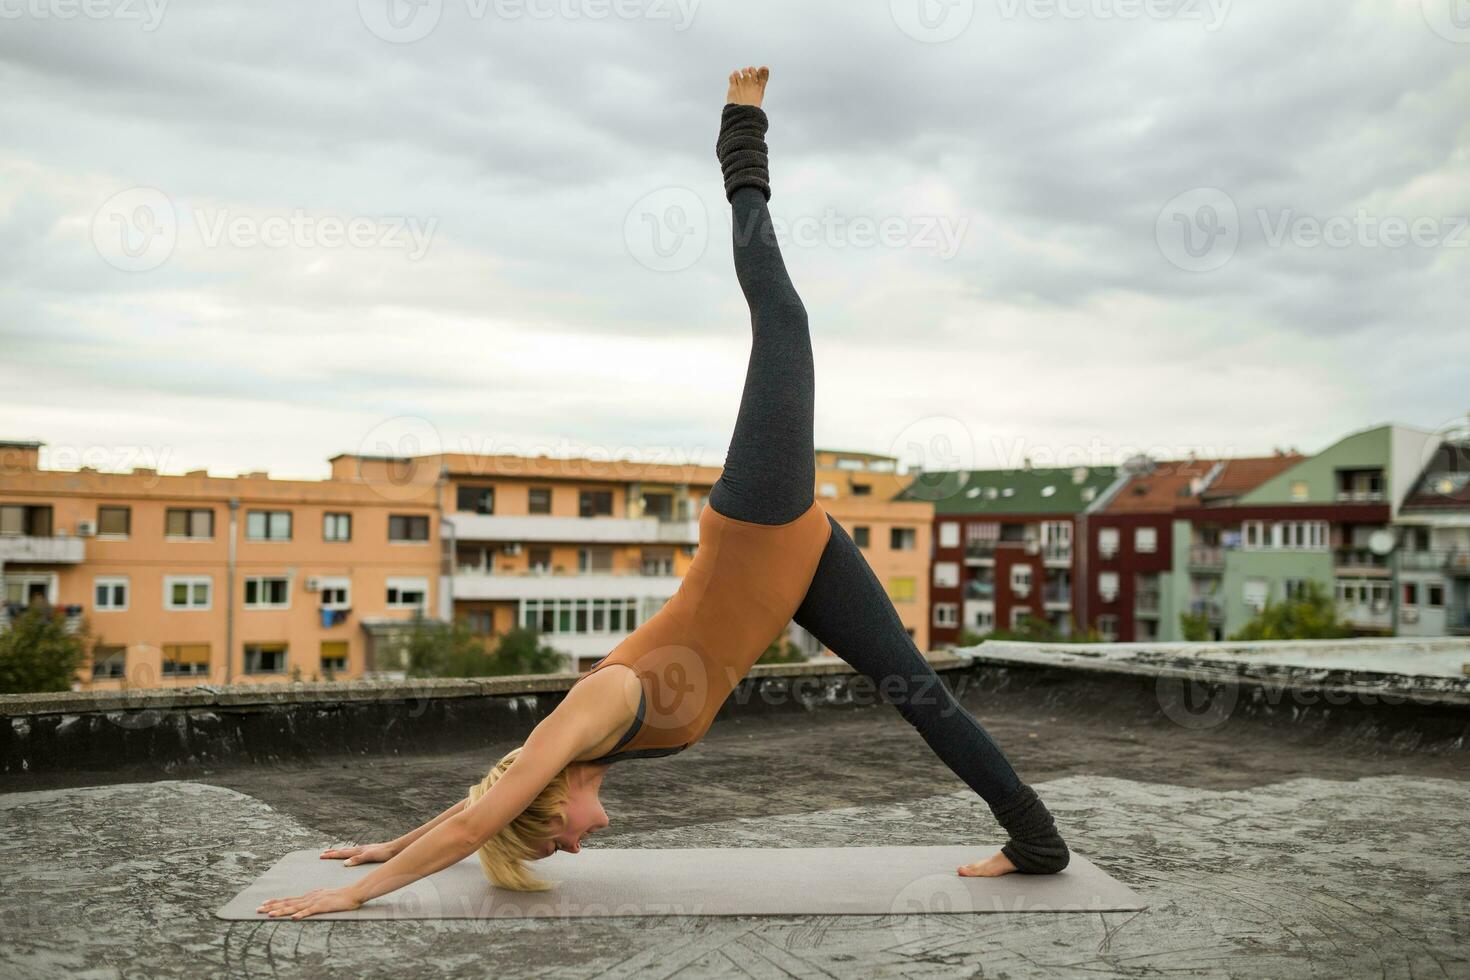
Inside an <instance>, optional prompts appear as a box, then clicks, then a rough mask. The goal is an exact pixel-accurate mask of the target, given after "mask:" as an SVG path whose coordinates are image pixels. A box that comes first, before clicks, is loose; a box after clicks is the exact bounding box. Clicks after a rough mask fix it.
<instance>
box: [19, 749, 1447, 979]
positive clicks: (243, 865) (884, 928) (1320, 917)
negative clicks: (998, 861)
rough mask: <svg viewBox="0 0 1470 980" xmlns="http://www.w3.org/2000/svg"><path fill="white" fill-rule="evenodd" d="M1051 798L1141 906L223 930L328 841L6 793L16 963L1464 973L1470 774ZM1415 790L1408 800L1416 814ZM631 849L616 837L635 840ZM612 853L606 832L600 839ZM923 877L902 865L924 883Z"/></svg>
mask: <svg viewBox="0 0 1470 980" xmlns="http://www.w3.org/2000/svg"><path fill="white" fill-rule="evenodd" d="M1043 789H1044V790H1045V791H1046V794H1047V797H1048V799H1050V800H1051V801H1052V806H1053V809H1054V810H1055V811H1056V812H1057V814H1058V816H1059V818H1060V819H1061V820H1062V821H1063V822H1064V824H1065V825H1066V826H1067V827H1068V828H1069V831H1070V834H1071V836H1072V837H1073V839H1074V840H1075V842H1076V843H1077V846H1078V847H1079V848H1082V849H1085V850H1086V851H1088V852H1089V853H1091V854H1093V855H1094V856H1095V858H1096V860H1097V861H1098V862H1099V864H1101V865H1102V866H1104V867H1107V868H1108V869H1109V870H1111V871H1112V872H1113V873H1114V874H1115V875H1117V876H1118V877H1119V878H1120V879H1122V880H1124V881H1126V882H1127V883H1129V884H1130V885H1131V886H1132V887H1133V888H1135V889H1136V890H1137V891H1139V892H1140V893H1141V894H1142V895H1144V896H1145V897H1146V898H1147V899H1148V901H1149V902H1150V905H1151V907H1150V909H1149V910H1147V911H1145V912H1141V913H1098V914H1096V915H1091V914H1087V915H1065V916H1044V915H1028V914H1024V913H1019V914H1005V913H1002V914H987V915H981V916H974V917H969V916H953V915H934V916H924V915H905V916H891V917H889V916H882V917H868V916H834V917H813V916H785V917H773V918H765V917H759V918H757V917H739V918H731V919H691V918H681V917H669V918H660V919H639V920H625V919H598V920H576V921H548V920H534V921H528V920H519V921H497V920H450V921H413V922H376V923H360V922H332V923H327V922H321V923H315V924H309V923H269V922H265V923H246V922H234V923H227V922H222V921H219V920H215V919H213V918H212V917H211V916H210V911H211V910H212V909H213V908H214V907H216V906H217V905H218V904H220V903H221V902H222V901H223V900H225V899H227V898H229V897H230V895H232V894H233V893H234V891H235V890H236V889H237V888H239V887H240V886H241V884H242V883H244V882H246V881H248V880H249V879H250V877H251V876H252V875H253V874H254V873H255V872H257V871H258V870H260V869H261V868H262V867H264V866H265V865H267V864H269V863H270V862H271V861H273V860H274V859H275V858H276V857H277V856H279V855H280V854H281V853H284V852H285V851H288V850H290V849H293V848H299V847H310V846H317V845H320V844H322V843H325V842H326V840H327V838H326V836H325V835H323V834H321V833H320V832H318V831H316V830H314V829H312V828H309V827H307V826H304V825H303V824H301V823H300V822H299V821H296V820H294V819H292V818H290V817H288V816H286V815H284V814H282V813H280V812H279V811H276V810H274V809H273V808H271V807H270V806H267V805H266V804H264V803H261V802H260V801H258V800H255V799H252V798H250V797H248V796H244V795H242V794H238V793H235V792H233V791H231V790H226V789H222V788H219V787H213V786H207V785H202V784H199V783H191V782H161V783H151V784H146V783H145V784H133V785H125V786H109V787H91V788H78V789H69V790H44V791H38V792H32V793H19V794H12V795H9V796H4V797H0V814H3V819H4V823H5V826H6V828H7V834H6V836H5V839H4V842H3V844H0V861H3V864H4V866H5V867H6V868H7V874H6V878H7V888H6V894H5V898H4V933H5V936H6V939H7V941H6V943H5V945H4V947H3V949H0V972H3V973H4V974H5V975H7V976H33V975H34V976H39V975H63V974H78V975H88V976H135V975H139V976H141V975H150V976H199V975H206V974H208V975H218V974H228V975H250V976H256V975H258V976H266V975H270V976H280V975H287V976H387V975H399V976H401V975H404V974H409V975H413V976H435V975H475V976H495V977H510V976H566V977H576V976H587V977H593V976H614V977H634V976H637V977H645V976H661V977H673V976H678V977H714V976H731V975H734V976H751V977H767V976H838V977H848V976H895V977H896V976H903V977H970V976H986V977H1032V976H1037V977H1040V976H1047V977H1110V976H1127V977H1142V976H1162V975H1168V976H1186V977H1241V976H1250V977H1333V978H1337V977H1349V976H1375V977H1416V976H1418V977H1425V976H1438V977H1461V976H1466V975H1470V938H1467V936H1466V926H1467V925H1470V921H1467V914H1466V909H1467V907H1470V876H1467V873H1466V868H1467V863H1470V841H1467V839H1466V836H1465V835H1464V833H1463V815H1464V813H1465V810H1466V808H1467V805H1470V784H1467V783H1464V782H1458V781H1452V780H1439V779H1424V778H1415V777H1384V778H1373V779H1367V780H1362V781H1358V782H1335V781H1326V780H1320V779H1295V780H1291V781H1289V782H1286V783H1280V784H1276V785H1272V786H1267V787H1261V788H1258V789H1251V790H1233V791H1223V792H1222V791H1207V790H1199V789H1191V788H1184V787H1175V786H1163V785H1157V784H1143V783H1137V782H1134V781H1131V780H1121V779H1113V778H1107V777H1072V778H1068V779H1063V780H1059V781H1056V782H1054V783H1050V784H1046V785H1045V786H1044V787H1043ZM1406 801H1412V806H1406V805H1405V803H1406ZM987 817H988V814H986V812H985V811H984V810H983V808H982V807H981V806H980V805H979V804H978V803H977V801H976V800H975V799H974V798H973V797H972V796H971V795H970V794H968V793H949V794H943V795H939V796H930V797H923V798H919V799H915V800H910V801H907V802H905V803H901V804H886V805H876V806H866V807H843V808H837V809H832V810H826V811H819V812H815V813H802V814H788V815H784V816H769V817H751V818H742V819H737V820H726V821H714V822H709V823H702V824H693V825H689V826H684V827H677V828H671V829H668V830H664V831H658V832H653V833H650V834H645V835H640V838H639V840H638V841H637V842H636V843H640V844H646V845H648V846H657V847H697V846H716V845H719V846H730V845H739V844H751V845H757V846H777V847H780V846H793V845H804V846H817V845H824V846H843V845H864V844H881V843H905V844H910V843H946V842H953V841H955V840H957V839H974V840H975V841H976V842H977V844H976V848H977V853H979V852H981V851H983V850H984V846H983V844H982V842H985V841H986V840H987V838H990V839H992V840H993V836H994V835H993V834H992V833H991V832H990V829H989V827H988V824H987ZM633 843H635V842H634V841H629V840H624V841H620V842H615V844H618V845H621V846H628V845H630V844H633ZM604 846H614V845H612V844H609V845H604ZM927 870H928V869H916V881H917V880H919V879H921V878H923V877H924V873H925V872H927Z"/></svg>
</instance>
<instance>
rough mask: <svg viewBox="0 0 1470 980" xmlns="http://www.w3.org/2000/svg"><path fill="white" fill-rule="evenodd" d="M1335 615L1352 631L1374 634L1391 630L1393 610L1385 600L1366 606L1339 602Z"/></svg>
mask: <svg viewBox="0 0 1470 980" xmlns="http://www.w3.org/2000/svg"><path fill="white" fill-rule="evenodd" d="M1337 614H1338V615H1339V616H1340V617H1342V619H1343V620H1344V621H1345V622H1346V623H1347V624H1348V625H1349V626H1351V627H1353V628H1354V629H1363V630H1373V631H1375V632H1376V631H1379V630H1390V629H1392V628H1393V610H1392V609H1391V608H1390V605H1389V602H1388V600H1386V599H1384V600H1379V601H1377V602H1373V603H1370V604H1368V605H1364V604H1362V603H1358V602H1353V603H1348V602H1339V603H1338V605H1337Z"/></svg>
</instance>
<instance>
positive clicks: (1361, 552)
mask: <svg viewBox="0 0 1470 980" xmlns="http://www.w3.org/2000/svg"><path fill="white" fill-rule="evenodd" d="M1332 565H1333V567H1334V568H1382V569H1387V568H1388V556H1387V555H1380V554H1377V553H1375V552H1373V551H1369V550H1368V549H1367V548H1338V549H1337V550H1335V551H1333V553H1332Z"/></svg>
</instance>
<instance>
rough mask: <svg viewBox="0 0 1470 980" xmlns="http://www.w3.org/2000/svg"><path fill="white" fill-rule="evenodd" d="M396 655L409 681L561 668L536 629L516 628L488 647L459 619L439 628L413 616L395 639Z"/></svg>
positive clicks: (500, 674) (537, 671) (538, 671)
mask: <svg viewBox="0 0 1470 980" xmlns="http://www.w3.org/2000/svg"><path fill="white" fill-rule="evenodd" d="M397 653H398V656H399V658H400V659H399V662H400V663H402V664H403V667H404V670H405V672H406V673H407V674H408V676H410V677H501V676H506V675H509V674H550V673H555V672H556V671H558V670H560V669H561V667H562V663H563V658H562V655H561V654H559V653H557V652H556V651H555V650H553V649H552V648H550V647H548V646H546V645H545V644H543V643H542V642H541V637H540V634H538V633H537V632H536V631H535V630H532V629H529V628H526V627H516V628H515V629H513V630H510V631H509V632H507V633H504V634H502V635H501V637H500V639H499V641H498V642H497V643H496V645H495V646H494V648H491V647H490V646H489V644H488V643H487V641H486V637H484V636H482V635H481V634H479V633H476V632H475V631H473V630H472V629H470V628H469V625H468V624H466V623H465V622H464V621H463V620H460V619H456V620H453V621H452V622H448V623H440V622H433V621H430V620H426V619H424V618H423V617H416V618H415V619H414V622H413V625H412V627H411V628H410V629H409V630H408V631H407V632H406V633H405V634H404V635H403V636H402V637H401V638H400V639H399V641H398V644H397Z"/></svg>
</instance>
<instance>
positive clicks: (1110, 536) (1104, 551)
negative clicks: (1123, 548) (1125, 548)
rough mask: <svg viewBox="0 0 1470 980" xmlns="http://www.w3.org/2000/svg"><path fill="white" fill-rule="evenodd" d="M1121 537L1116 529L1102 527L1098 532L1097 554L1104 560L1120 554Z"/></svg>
mask: <svg viewBox="0 0 1470 980" xmlns="http://www.w3.org/2000/svg"><path fill="white" fill-rule="evenodd" d="M1121 537H1122V535H1120V534H1119V533H1118V529H1117V528H1115V527H1101V528H1098V530H1097V553H1098V554H1099V555H1100V556H1102V557H1103V558H1112V557H1114V556H1116V555H1117V554H1118V548H1119V546H1120V545H1121V543H1122V542H1121Z"/></svg>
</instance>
